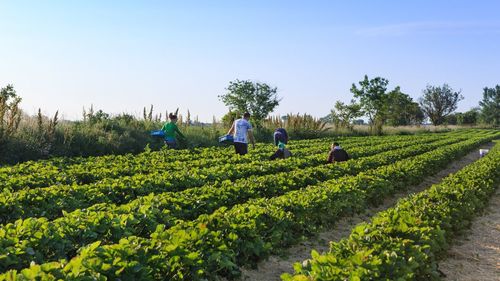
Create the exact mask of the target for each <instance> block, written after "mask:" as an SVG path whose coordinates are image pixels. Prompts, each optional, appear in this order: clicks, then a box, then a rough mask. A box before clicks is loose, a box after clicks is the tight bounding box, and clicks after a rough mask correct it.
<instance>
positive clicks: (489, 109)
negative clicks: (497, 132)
mask: <svg viewBox="0 0 500 281" xmlns="http://www.w3.org/2000/svg"><path fill="white" fill-rule="evenodd" d="M479 105H480V106H481V119H482V120H483V121H484V122H485V123H487V124H491V125H493V126H495V127H497V126H500V85H496V86H495V88H488V87H485V88H484V89H483V100H482V101H480V102H479Z"/></svg>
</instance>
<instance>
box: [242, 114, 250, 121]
mask: <svg viewBox="0 0 500 281" xmlns="http://www.w3.org/2000/svg"><path fill="white" fill-rule="evenodd" d="M243 118H244V119H246V120H250V113H248V112H245V113H244V114H243Z"/></svg>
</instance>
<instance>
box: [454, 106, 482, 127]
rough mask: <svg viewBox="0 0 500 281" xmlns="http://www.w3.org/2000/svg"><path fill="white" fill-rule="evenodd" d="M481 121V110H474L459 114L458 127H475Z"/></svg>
mask: <svg viewBox="0 0 500 281" xmlns="http://www.w3.org/2000/svg"><path fill="white" fill-rule="evenodd" d="M478 120H479V108H477V107H476V108H472V109H471V110H469V111H467V112H464V113H457V125H475V124H477V121H478Z"/></svg>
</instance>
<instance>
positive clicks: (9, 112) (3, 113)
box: [0, 84, 21, 143]
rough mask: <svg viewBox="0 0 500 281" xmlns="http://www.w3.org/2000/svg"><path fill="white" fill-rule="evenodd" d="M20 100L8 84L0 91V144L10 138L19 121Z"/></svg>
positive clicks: (12, 87)
mask: <svg viewBox="0 0 500 281" xmlns="http://www.w3.org/2000/svg"><path fill="white" fill-rule="evenodd" d="M20 103H21V98H20V97H19V96H18V95H17V94H16V90H14V86H13V85H12V84H8V85H7V86H5V87H3V88H1V89H0V143H2V142H4V141H6V139H7V138H9V137H11V136H12V135H13V134H14V132H15V131H16V130H17V128H18V126H19V122H20V121H21V109H20V108H19V104H20Z"/></svg>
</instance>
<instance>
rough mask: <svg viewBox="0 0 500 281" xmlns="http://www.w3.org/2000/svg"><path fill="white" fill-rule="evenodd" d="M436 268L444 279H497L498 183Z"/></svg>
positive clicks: (499, 237) (499, 256)
mask: <svg viewBox="0 0 500 281" xmlns="http://www.w3.org/2000/svg"><path fill="white" fill-rule="evenodd" d="M439 269H440V270H441V271H442V272H443V273H444V274H445V275H446V277H445V278H443V280H449V281H452V280H453V281H455V280H457V281H458V280H461V281H462V280H463V281H465V280H488V281H490V280H497V281H498V280H500V187H499V188H498V189H497V192H496V193H495V195H494V196H493V197H492V198H491V200H490V202H489V203H488V207H487V208H486V210H485V213H484V215H483V216H481V217H477V218H476V219H474V220H473V221H472V225H471V228H470V229H469V230H467V231H466V232H464V233H463V234H462V235H461V236H460V237H457V238H456V239H455V240H454V243H453V245H452V246H451V248H450V250H449V251H448V257H447V258H446V259H445V260H443V261H441V263H440V264H439Z"/></svg>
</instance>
